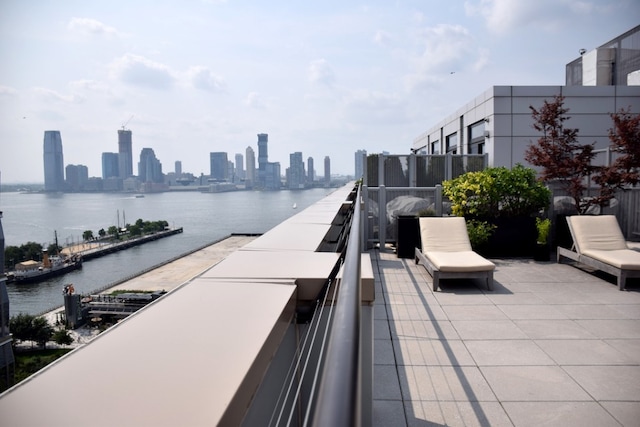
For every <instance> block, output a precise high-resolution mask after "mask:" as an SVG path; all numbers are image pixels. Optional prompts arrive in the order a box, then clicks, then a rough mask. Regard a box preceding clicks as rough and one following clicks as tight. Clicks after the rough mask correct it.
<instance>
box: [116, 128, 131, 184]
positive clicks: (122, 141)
mask: <svg viewBox="0 0 640 427" xmlns="http://www.w3.org/2000/svg"><path fill="white" fill-rule="evenodd" d="M118 172H119V173H120V178H122V179H127V178H129V177H130V176H133V150H132V134H131V131H130V130H126V129H119V130H118Z"/></svg>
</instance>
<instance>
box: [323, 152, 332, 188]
mask: <svg viewBox="0 0 640 427" xmlns="http://www.w3.org/2000/svg"><path fill="white" fill-rule="evenodd" d="M330 185H331V159H330V158H329V156H325V158H324V186H325V187H329V186H330Z"/></svg>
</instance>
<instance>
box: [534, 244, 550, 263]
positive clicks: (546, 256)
mask: <svg viewBox="0 0 640 427" xmlns="http://www.w3.org/2000/svg"><path fill="white" fill-rule="evenodd" d="M533 260H534V261H551V248H550V247H549V245H548V244H546V243H536V248H535V250H534V252H533Z"/></svg>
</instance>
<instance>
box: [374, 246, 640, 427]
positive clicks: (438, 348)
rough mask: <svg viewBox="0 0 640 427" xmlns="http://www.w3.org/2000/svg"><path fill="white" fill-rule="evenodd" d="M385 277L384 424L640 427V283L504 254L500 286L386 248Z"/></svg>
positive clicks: (379, 364)
mask: <svg viewBox="0 0 640 427" xmlns="http://www.w3.org/2000/svg"><path fill="white" fill-rule="evenodd" d="M371 254H372V256H371V258H372V262H373V264H374V265H373V269H374V274H375V288H376V301H375V309H374V318H375V320H374V322H375V326H374V329H375V340H374V363H375V366H374V391H373V395H374V404H373V413H374V415H373V420H374V425H375V426H405V425H406V426H427V425H434V426H437V425H448V426H511V425H515V426H541V425H546V426H581V427H582V426H619V425H624V426H638V425H639V424H638V423H639V421H638V420H639V419H640V292H638V291H639V290H640V287H638V282H631V283H633V284H630V285H629V286H628V291H626V292H620V291H619V290H618V287H617V286H616V285H615V280H614V279H613V278H611V277H608V276H597V275H594V274H592V273H590V272H588V271H584V270H581V269H578V268H575V267H574V266H571V265H564V264H557V263H555V262H549V263H539V262H534V261H532V260H528V259H504V260H493V261H494V262H495V263H496V271H495V283H494V286H495V288H494V291H492V292H491V291H486V290H484V289H483V287H482V285H481V284H480V283H475V282H473V281H470V280H449V281H447V280H444V281H442V282H441V283H442V284H441V289H440V290H439V291H438V292H433V291H432V290H431V282H432V280H431V276H429V274H428V273H427V272H426V270H425V269H424V267H423V266H422V265H416V264H415V263H414V262H413V260H412V259H402V258H397V257H396V254H395V253H393V251H392V250H391V249H390V248H389V247H388V246H387V248H385V249H383V250H374V251H371Z"/></svg>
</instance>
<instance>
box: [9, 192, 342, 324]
mask: <svg viewBox="0 0 640 427" xmlns="http://www.w3.org/2000/svg"><path fill="white" fill-rule="evenodd" d="M331 191H333V190H332V189H322V188H318V189H309V190H301V191H286V190H283V191H269V192H266V191H263V192H258V191H234V192H228V193H200V192H191V191H190V192H167V193H156V194H145V197H143V198H137V197H135V196H134V195H130V194H122V193H113V194H112V193H77V194H40V193H33V194H21V193H2V196H1V198H0V211H2V212H3V218H2V226H3V229H4V235H5V245H6V246H20V245H22V244H24V243H27V242H28V241H32V242H37V243H40V244H42V245H43V247H45V248H46V247H47V246H48V245H49V244H50V243H53V242H54V234H56V233H57V236H58V243H59V244H60V245H62V246H65V245H69V244H72V243H74V242H76V243H77V242H80V241H81V240H82V234H83V232H84V231H85V230H91V231H93V234H94V235H95V236H97V235H98V230H100V229H101V228H104V229H105V230H107V229H108V228H109V226H112V225H118V224H120V225H124V223H125V220H126V222H127V223H130V224H133V223H134V222H135V221H136V220H137V219H139V218H140V219H143V220H144V221H159V220H166V221H167V222H168V223H169V225H170V226H171V227H183V229H184V232H183V233H182V234H177V235H174V236H171V237H166V238H164V239H160V240H156V241H153V242H150V243H146V244H144V245H141V246H135V247H133V248H131V249H127V250H123V251H120V252H116V253H113V254H109V255H106V256H103V257H101V258H96V259H92V260H89V261H86V262H85V263H83V266H82V269H80V270H76V271H73V272H71V273H68V274H66V275H64V276H60V277H56V278H52V279H50V280H48V281H45V282H40V283H37V284H19V285H18V284H15V283H11V284H8V285H7V288H8V292H9V301H10V311H11V316H14V315H16V314H18V313H29V314H37V313H41V312H43V311H46V310H49V309H53V308H55V307H59V306H61V305H62V303H63V301H62V290H63V287H64V285H65V284H68V283H73V285H74V287H75V289H76V292H79V293H90V292H92V291H93V290H95V289H99V288H102V287H104V286H106V285H108V284H110V283H113V282H115V281H118V280H121V279H123V278H125V277H128V276H131V275H133V274H136V273H137V272H139V271H141V270H143V269H146V268H149V267H152V266H155V265H158V264H160V263H162V262H164V261H167V260H169V259H171V258H173V257H176V256H179V255H181V254H184V253H186V252H188V251H190V250H193V249H195V248H198V247H201V246H203V245H206V244H208V243H210V242H213V241H216V240H219V239H221V238H223V237H225V236H228V235H229V234H231V233H241V234H242V233H248V234H259V233H264V232H266V231H268V230H269V229H271V228H273V227H274V226H276V225H277V224H279V223H281V222H282V221H284V220H285V219H287V218H289V217H290V216H292V215H294V214H296V213H298V212H300V211H301V210H303V209H305V208H306V207H308V206H310V205H312V204H314V203H315V202H317V201H318V200H320V199H322V198H323V197H324V196H326V195H327V194H329V193H330V192H331ZM294 203H295V205H296V209H294V208H293V205H294Z"/></svg>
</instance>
